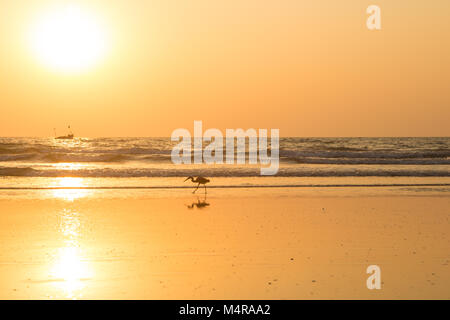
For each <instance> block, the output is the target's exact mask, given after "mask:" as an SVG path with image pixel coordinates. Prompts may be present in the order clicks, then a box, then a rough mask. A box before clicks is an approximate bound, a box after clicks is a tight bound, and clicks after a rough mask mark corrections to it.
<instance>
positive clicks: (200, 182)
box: [184, 176, 209, 194]
mask: <svg viewBox="0 0 450 320" xmlns="http://www.w3.org/2000/svg"><path fill="white" fill-rule="evenodd" d="M189 179H190V180H191V181H192V182H194V183H198V185H197V188H195V190H194V191H192V193H195V191H197V190H198V187H200V185H201V184H202V185H203V186H204V187H205V194H206V184H207V183H208V182H209V179H206V178H204V177H197V178H195V179H194V177H191V176H189V177H187V178H186V180H184V181H188V180H189Z"/></svg>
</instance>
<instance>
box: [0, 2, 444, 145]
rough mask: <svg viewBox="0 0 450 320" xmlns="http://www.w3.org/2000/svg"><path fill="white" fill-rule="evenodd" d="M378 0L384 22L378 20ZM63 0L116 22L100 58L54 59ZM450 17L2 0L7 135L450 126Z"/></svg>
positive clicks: (403, 10)
mask: <svg viewBox="0 0 450 320" xmlns="http://www.w3.org/2000/svg"><path fill="white" fill-rule="evenodd" d="M371 4H376V5H379V6H380V7H381V12H382V30H379V31H370V30H368V29H367V27H366V19H367V17H368V15H367V14H366V8H367V7H368V6H369V5H371ZM62 5H64V6H66V5H74V6H76V7H77V8H79V9H80V11H81V12H84V13H86V14H87V15H88V16H89V17H90V18H92V21H93V22H94V24H95V25H96V26H99V28H100V30H101V31H102V35H103V36H104V39H103V40H105V43H106V44H105V47H104V50H103V51H102V54H101V55H100V56H99V58H98V59H97V60H96V61H95V63H92V65H90V66H89V67H86V68H79V70H78V69H77V68H75V69H74V70H64V69H62V70H61V69H57V68H54V67H52V66H50V65H49V64H48V63H45V62H44V61H42V59H40V58H39V55H38V54H37V52H36V50H35V49H34V47H33V45H32V44H31V43H33V41H34V40H36V37H35V38H33V36H32V35H33V31H36V25H39V21H40V22H41V23H42V19H44V22H45V19H46V18H45V17H47V16H48V13H49V12H58V9H55V8H59V7H61V6H62ZM55 10H56V11H55ZM449 17H450V1H448V0H434V1H426V0H396V1H386V0H371V1H363V0H343V1H336V0H315V1H301V0H276V1H275V0H265V1H261V0H229V1H218V0H146V1H142V0H127V1H125V0H120V1H119V0H89V1H87V0H86V1H50V0H6V1H5V0H1V1H0V111H1V117H0V136H51V135H53V128H55V127H56V128H58V130H59V131H60V132H61V133H64V128H65V126H66V125H67V124H71V125H72V127H73V129H74V132H75V134H77V135H79V136H170V134H171V133H172V131H173V130H174V129H176V128H188V129H190V130H191V131H192V130H193V121H194V120H203V125H204V128H212V127H214V128H219V129H221V130H224V129H225V128H239V127H241V128H279V129H280V134H281V136H449V135H450V125H449V119H450V87H449V84H450V41H449V39H450V18H449ZM30 34H31V36H30ZM30 39H31V40H30ZM33 39H34V40H33ZM40 44H42V43H40ZM43 46H44V50H47V53H48V54H50V55H51V54H54V52H53V51H51V50H50V49H51V48H52V46H50V47H48V45H47V47H45V41H44V44H43ZM55 46H56V48H57V46H58V44H55V43H53V47H55ZM49 50H50V52H48V51H49ZM70 54H72V53H69V57H70ZM61 58H67V55H65V56H64V57H61ZM75 58H76V55H75ZM47 62H48V61H47Z"/></svg>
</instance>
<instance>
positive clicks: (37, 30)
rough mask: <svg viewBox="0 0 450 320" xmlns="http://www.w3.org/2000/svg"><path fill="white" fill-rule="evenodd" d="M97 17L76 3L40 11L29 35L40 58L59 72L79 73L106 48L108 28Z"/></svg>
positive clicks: (96, 60) (96, 59)
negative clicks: (105, 28) (106, 31)
mask: <svg viewBox="0 0 450 320" xmlns="http://www.w3.org/2000/svg"><path fill="white" fill-rule="evenodd" d="M96 18H97V17H95V16H93V15H92V14H90V13H89V12H87V11H85V10H82V9H81V8H79V7H77V6H74V5H69V6H62V7H57V8H53V9H50V10H48V11H46V12H45V13H43V14H41V15H40V16H39V17H38V18H37V19H36V21H35V23H34V24H32V27H31V34H30V36H31V37H30V38H31V39H30V42H31V46H32V49H33V51H34V53H35V54H36V56H37V58H38V59H39V60H40V61H41V62H42V63H44V64H45V65H47V66H49V67H52V68H54V69H57V70H60V71H70V72H77V71H83V70H86V69H88V68H90V67H92V66H93V65H94V64H95V63H97V62H98V61H99V60H100V59H101V58H102V57H103V56H104V54H105V51H106V47H107V41H106V40H107V39H106V33H105V30H104V28H102V26H101V24H100V23H99V20H98V19H96Z"/></svg>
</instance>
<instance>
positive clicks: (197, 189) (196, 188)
mask: <svg viewBox="0 0 450 320" xmlns="http://www.w3.org/2000/svg"><path fill="white" fill-rule="evenodd" d="M198 187H200V183H199V184H198V185H197V188H196V189H195V190H194V191H192V193H195V191H197V190H198Z"/></svg>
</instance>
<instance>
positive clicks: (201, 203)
mask: <svg viewBox="0 0 450 320" xmlns="http://www.w3.org/2000/svg"><path fill="white" fill-rule="evenodd" d="M209 205H210V204H209V203H208V202H206V195H205V197H204V199H203V200H200V199H199V198H198V197H197V202H192V204H190V205H186V206H187V207H188V209H194V208H195V207H197V209H203V208H206V207H208V206H209Z"/></svg>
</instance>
